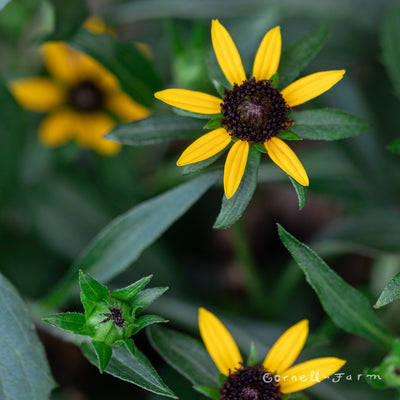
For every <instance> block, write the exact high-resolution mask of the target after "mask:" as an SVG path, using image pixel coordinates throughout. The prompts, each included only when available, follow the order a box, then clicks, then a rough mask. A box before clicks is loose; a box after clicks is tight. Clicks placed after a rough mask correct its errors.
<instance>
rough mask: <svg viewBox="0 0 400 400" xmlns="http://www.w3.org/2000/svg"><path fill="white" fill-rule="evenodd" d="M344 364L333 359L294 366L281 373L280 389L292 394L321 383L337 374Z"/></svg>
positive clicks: (318, 359) (325, 358)
mask: <svg viewBox="0 0 400 400" xmlns="http://www.w3.org/2000/svg"><path fill="white" fill-rule="evenodd" d="M345 363H346V361H345V360H341V359H339V358H335V357H324V358H316V359H314V360H310V361H306V362H304V363H301V364H299V365H296V366H294V367H292V368H290V369H288V370H286V371H284V372H283V373H282V375H281V376H280V384H279V386H280V388H281V391H282V393H294V392H298V391H300V390H304V389H306V388H308V387H310V386H313V385H315V384H316V383H318V382H321V381H322V380H324V379H325V378H327V377H328V376H330V375H332V374H334V373H335V372H337V371H338V370H339V369H340V368H342V367H343V365H344V364H345Z"/></svg>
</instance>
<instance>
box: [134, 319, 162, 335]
mask: <svg viewBox="0 0 400 400" xmlns="http://www.w3.org/2000/svg"><path fill="white" fill-rule="evenodd" d="M162 322H168V320H167V319H165V318H163V317H161V316H159V315H142V316H141V317H139V318H138V319H137V320H136V323H137V324H138V325H139V326H138V327H137V328H136V329H135V330H134V331H133V332H132V335H136V334H137V333H138V332H139V331H141V330H142V329H143V328H145V327H146V326H149V325H153V324H159V323H162Z"/></svg>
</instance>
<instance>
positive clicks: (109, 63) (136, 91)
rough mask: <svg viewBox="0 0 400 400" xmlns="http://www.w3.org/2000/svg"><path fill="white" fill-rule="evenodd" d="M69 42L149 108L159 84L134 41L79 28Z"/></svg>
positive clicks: (152, 69)
mask: <svg viewBox="0 0 400 400" xmlns="http://www.w3.org/2000/svg"><path fill="white" fill-rule="evenodd" d="M68 44H70V45H71V46H72V47H76V48H77V49H78V50H81V51H83V52H84V53H86V54H88V55H89V56H91V57H93V58H94V59H96V60H97V61H98V62H99V63H100V64H102V65H103V66H104V67H105V68H107V69H108V70H109V71H110V72H112V73H113V74H114V75H115V76H116V77H117V78H118V79H119V82H120V84H121V86H122V89H123V90H124V91H125V92H126V93H128V94H129V95H130V96H131V97H132V98H133V99H134V100H136V101H137V102H138V103H140V104H143V105H145V106H146V107H149V108H151V107H152V105H153V102H154V92H156V91H157V90H158V89H159V88H160V87H161V82H160V78H159V76H158V74H157V73H156V72H155V69H154V67H153V65H152V64H151V62H150V61H149V60H148V58H147V57H146V56H145V55H144V54H143V53H142V52H141V51H140V50H138V49H137V48H136V47H135V46H134V44H131V43H121V42H118V41H117V40H116V39H115V38H113V37H112V36H111V35H106V34H104V35H96V34H92V33H90V32H88V31H86V30H85V29H81V30H80V31H79V32H78V33H77V34H76V35H74V36H73V37H72V38H70V39H69V40H68Z"/></svg>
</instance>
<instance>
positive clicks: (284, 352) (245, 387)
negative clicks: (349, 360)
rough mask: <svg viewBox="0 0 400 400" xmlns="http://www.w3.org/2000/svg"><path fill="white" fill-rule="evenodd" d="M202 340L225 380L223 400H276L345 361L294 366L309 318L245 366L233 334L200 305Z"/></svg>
mask: <svg viewBox="0 0 400 400" xmlns="http://www.w3.org/2000/svg"><path fill="white" fill-rule="evenodd" d="M199 328H200V334H201V337H202V339H203V342H204V344H205V346H206V348H207V351H208V353H209V354H210V356H211V358H212V359H213V361H214V363H215V364H216V366H217V368H218V369H219V371H220V372H221V374H223V375H224V376H225V377H226V379H224V383H223V384H222V386H221V387H220V389H219V393H220V399H221V400H234V399H243V400H250V399H251V400H277V399H281V398H282V396H283V395H284V394H289V393H294V392H298V391H301V390H304V389H306V388H308V387H310V386H313V385H315V384H316V383H318V382H320V381H322V380H323V379H325V378H327V377H328V376H330V375H332V374H334V373H335V372H336V371H338V370H339V369H340V368H341V367H342V366H343V365H344V364H345V362H346V361H344V360H341V359H339V358H335V357H324V358H316V359H314V360H310V361H306V362H303V363H300V364H297V365H295V366H292V364H293V363H294V362H295V361H296V359H297V357H298V356H299V354H300V352H301V350H302V349H303V347H304V344H305V342H306V339H307V336H308V321H307V320H302V321H300V322H298V323H297V324H295V325H293V326H292V327H291V328H289V329H288V330H287V331H286V332H285V333H284V334H283V335H282V336H281V337H280V338H279V339H278V340H277V342H276V343H275V344H274V345H273V346H272V348H271V349H270V351H269V352H268V354H267V356H266V357H265V359H264V360H263V362H262V363H261V364H255V365H250V366H246V365H245V364H244V362H243V359H242V356H241V354H240V351H239V349H238V347H237V345H236V343H235V341H234V339H233V338H232V336H231V334H230V333H229V332H228V330H227V329H226V328H225V326H224V325H223V324H222V322H221V321H220V320H219V319H218V318H217V317H216V316H215V315H214V314H212V313H211V312H209V311H207V310H205V309H204V308H200V310H199Z"/></svg>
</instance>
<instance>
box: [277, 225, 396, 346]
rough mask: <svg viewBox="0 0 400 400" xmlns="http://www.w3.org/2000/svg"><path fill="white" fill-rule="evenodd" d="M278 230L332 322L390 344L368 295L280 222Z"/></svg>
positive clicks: (350, 330)
mask: <svg viewBox="0 0 400 400" xmlns="http://www.w3.org/2000/svg"><path fill="white" fill-rule="evenodd" d="M278 232H279V237H280V238H281V240H282V243H283V244H284V245H285V247H286V248H287V249H288V250H289V252H290V253H291V255H292V257H293V258H294V259H295V261H296V262H297V264H298V265H299V266H300V268H301V269H302V270H303V272H304V274H305V276H306V279H307V282H308V283H309V284H310V285H311V287H312V288H313V289H314V291H315V292H316V294H317V296H318V298H319V300H320V302H321V304H322V306H323V308H324V309H325V311H326V313H327V314H328V315H329V316H330V317H331V319H332V321H333V322H334V323H335V324H336V325H337V326H339V327H340V328H342V329H344V330H345V331H347V332H350V333H354V334H357V335H361V336H364V337H366V338H368V339H371V340H373V341H375V342H377V343H381V344H383V345H386V346H390V345H391V343H392V342H393V340H394V338H393V337H392V336H391V334H390V333H388V332H387V331H386V330H385V329H384V328H383V327H382V325H381V323H380V321H379V320H378V317H377V315H376V314H375V312H374V311H373V309H372V306H371V305H370V304H369V302H368V300H367V298H366V297H365V296H364V295H363V294H362V293H361V292H360V291H358V290H356V289H355V288H353V287H352V286H350V285H349V284H347V283H346V282H345V281H343V279H342V278H340V277H339V276H338V275H337V274H336V273H335V272H334V271H332V270H331V269H330V268H329V267H328V265H327V264H326V263H325V262H324V261H323V260H322V259H321V258H320V257H319V256H318V255H317V254H316V253H314V252H313V251H312V250H311V249H310V248H309V247H307V246H306V245H305V244H303V243H301V242H300V241H298V240H297V239H296V238H295V237H293V236H292V235H291V234H290V233H288V232H287V231H285V229H283V228H282V226H280V225H278Z"/></svg>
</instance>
